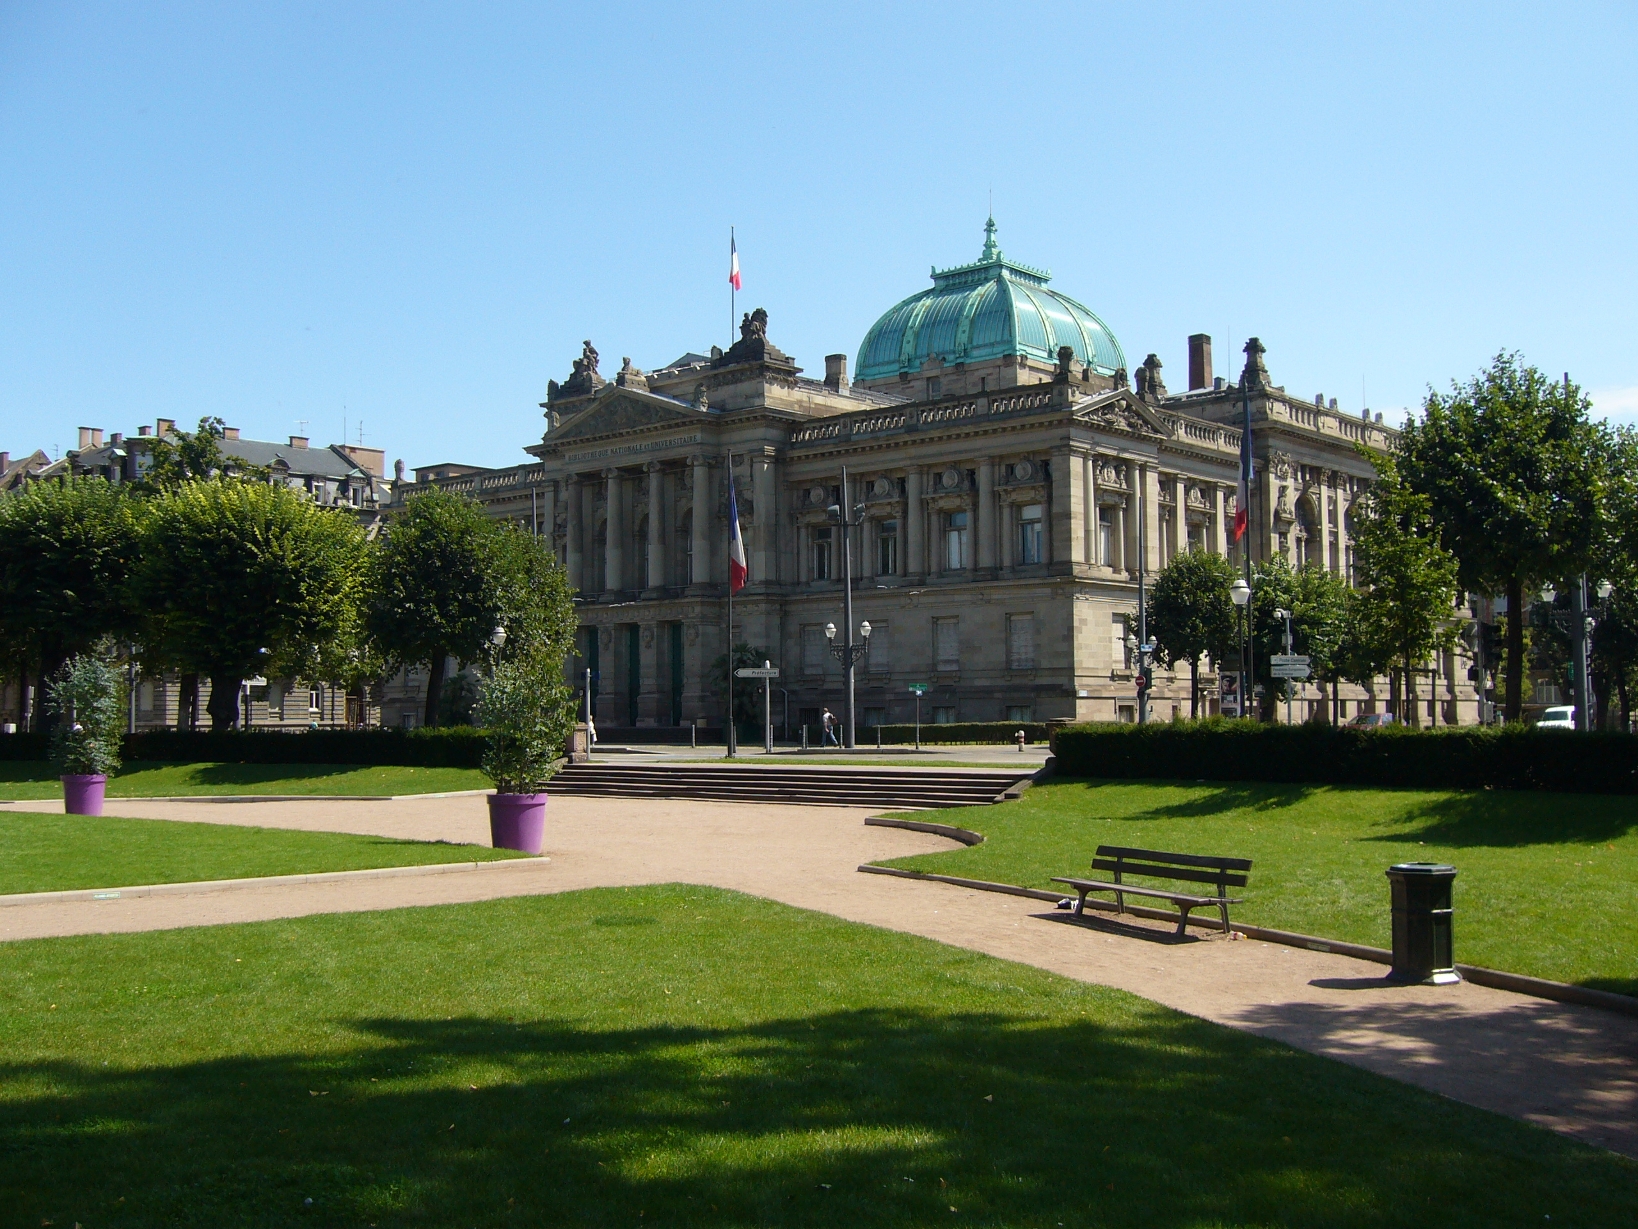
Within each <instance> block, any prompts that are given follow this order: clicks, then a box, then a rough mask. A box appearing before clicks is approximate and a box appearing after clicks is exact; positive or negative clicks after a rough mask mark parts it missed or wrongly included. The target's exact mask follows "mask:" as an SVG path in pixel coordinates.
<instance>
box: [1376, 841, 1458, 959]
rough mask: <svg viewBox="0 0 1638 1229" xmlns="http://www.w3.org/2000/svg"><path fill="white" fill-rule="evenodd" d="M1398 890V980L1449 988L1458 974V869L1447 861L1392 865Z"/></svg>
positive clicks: (1391, 875)
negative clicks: (1453, 893)
mask: <svg viewBox="0 0 1638 1229" xmlns="http://www.w3.org/2000/svg"><path fill="white" fill-rule="evenodd" d="M1386 873H1387V876H1388V883H1389V885H1390V886H1391V887H1392V890H1393V972H1392V973H1391V974H1390V975H1389V976H1391V977H1392V978H1393V979H1394V980H1395V981H1407V982H1421V983H1422V984H1423V985H1427V986H1448V985H1450V984H1451V983H1452V982H1459V981H1461V980H1462V978H1461V974H1459V973H1457V972H1456V956H1455V949H1454V943H1453V940H1452V934H1451V916H1452V913H1453V912H1454V911H1453V910H1452V909H1451V907H1450V886H1451V884H1453V883H1454V882H1455V881H1456V868H1455V867H1454V866H1446V865H1445V864H1444V863H1442V862H1400V863H1398V864H1396V865H1394V866H1390V867H1389V868H1388V869H1387V872H1386Z"/></svg>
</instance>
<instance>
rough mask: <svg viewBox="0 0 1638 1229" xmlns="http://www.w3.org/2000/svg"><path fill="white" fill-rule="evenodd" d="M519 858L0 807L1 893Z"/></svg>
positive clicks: (432, 845) (433, 844)
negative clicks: (34, 811) (51, 813)
mask: <svg viewBox="0 0 1638 1229" xmlns="http://www.w3.org/2000/svg"><path fill="white" fill-rule="evenodd" d="M523 856H525V855H523V854H516V853H513V852H512V851H511V850H506V849H490V848H488V847H487V846H483V845H452V844H448V843H445V842H442V841H395V840H390V839H388V838H387V837H380V836H357V835H353V834H350V833H335V832H297V831H293V830H291V829H288V828H246V827H241V826H239V825H237V824H207V823H182V822H178V821H175V820H167V819H113V818H110V817H107V816H100V817H95V818H93V817H89V816H84V815H32V814H28V813H22V814H18V813H14V812H13V811H12V810H11V808H9V807H7V808H5V809H4V810H0V895H6V894H9V893H12V892H56V891H62V890H66V889H69V888H114V887H135V886H137V885H139V884H148V883H191V882H194V881H196V880H201V879H239V878H253V877H257V876H261V875H303V874H313V873H316V872H319V871H356V870H365V869H368V868H371V867H377V866H422V865H426V864H428V863H433V862H482V861H489V860H491V859H494V858H513V857H523Z"/></svg>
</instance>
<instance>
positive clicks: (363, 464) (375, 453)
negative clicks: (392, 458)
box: [336, 444, 387, 478]
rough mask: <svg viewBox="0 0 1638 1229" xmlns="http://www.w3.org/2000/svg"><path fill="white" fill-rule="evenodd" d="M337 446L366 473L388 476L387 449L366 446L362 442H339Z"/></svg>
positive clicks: (380, 476) (382, 476)
mask: <svg viewBox="0 0 1638 1229" xmlns="http://www.w3.org/2000/svg"><path fill="white" fill-rule="evenodd" d="M336 447H337V448H338V449H340V451H341V452H343V453H345V454H346V456H347V459H348V460H350V461H351V462H352V463H353V464H354V465H356V466H358V468H359V469H361V470H363V471H364V472H365V473H366V474H373V475H374V476H375V477H377V478H384V477H386V468H387V452H386V449H384V448H365V447H364V446H363V445H362V444H337V445H336Z"/></svg>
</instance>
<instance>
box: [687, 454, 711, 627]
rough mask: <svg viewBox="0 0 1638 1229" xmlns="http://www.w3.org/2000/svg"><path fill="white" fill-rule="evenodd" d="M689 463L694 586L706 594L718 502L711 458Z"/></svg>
mask: <svg viewBox="0 0 1638 1229" xmlns="http://www.w3.org/2000/svg"><path fill="white" fill-rule="evenodd" d="M688 463H689V465H690V466H691V467H692V468H693V471H694V472H693V486H694V508H693V512H694V526H693V543H694V545H693V551H694V581H693V584H694V587H696V589H697V590H698V591H700V592H704V589H703V586H706V585H709V584H710V583H711V519H712V517H713V515H714V514H715V510H716V500H715V499H713V498H712V495H713V491H712V486H713V484H712V482H711V458H710V457H708V456H705V455H703V454H700V453H695V454H694V455H693V456H691V457H689V458H688ZM697 642H698V637H697V635H696V639H695V643H697Z"/></svg>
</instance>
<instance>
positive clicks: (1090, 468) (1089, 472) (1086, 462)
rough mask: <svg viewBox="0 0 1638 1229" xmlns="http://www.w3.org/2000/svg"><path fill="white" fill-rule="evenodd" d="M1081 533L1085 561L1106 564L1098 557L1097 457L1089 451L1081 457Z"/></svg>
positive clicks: (1106, 561)
mask: <svg viewBox="0 0 1638 1229" xmlns="http://www.w3.org/2000/svg"><path fill="white" fill-rule="evenodd" d="M1081 534H1082V538H1083V540H1084V541H1085V542H1086V562H1087V563H1088V564H1091V565H1093V566H1096V565H1097V564H1100V563H1102V564H1107V563H1108V562H1109V561H1108V560H1107V559H1100V558H1098V458H1097V457H1096V456H1094V455H1092V454H1091V453H1088V454H1087V455H1086V456H1084V457H1082V458H1081Z"/></svg>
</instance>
